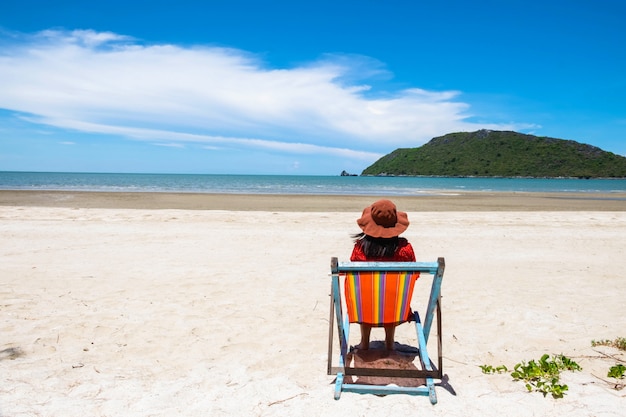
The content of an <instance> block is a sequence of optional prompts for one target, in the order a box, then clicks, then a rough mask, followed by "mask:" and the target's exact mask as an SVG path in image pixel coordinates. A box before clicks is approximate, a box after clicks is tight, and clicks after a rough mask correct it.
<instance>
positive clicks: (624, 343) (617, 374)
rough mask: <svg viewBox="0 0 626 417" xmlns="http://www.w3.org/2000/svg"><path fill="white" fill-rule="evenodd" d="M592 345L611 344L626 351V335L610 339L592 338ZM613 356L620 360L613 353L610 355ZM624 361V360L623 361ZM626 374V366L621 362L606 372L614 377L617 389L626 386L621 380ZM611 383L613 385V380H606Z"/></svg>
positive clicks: (610, 345)
mask: <svg viewBox="0 0 626 417" xmlns="http://www.w3.org/2000/svg"><path fill="white" fill-rule="evenodd" d="M591 346H593V347H596V346H609V347H612V348H617V349H619V350H623V351H626V337H618V338H617V339H615V340H609V339H604V340H592V341H591ZM608 356H611V357H612V358H614V359H616V360H619V359H617V358H615V357H614V356H612V355H608ZM622 362H623V361H622ZM625 374H626V366H624V365H623V364H621V363H616V364H615V366H611V367H610V368H609V372H608V373H607V374H606V376H607V377H609V378H613V379H614V388H615V389H616V390H618V391H619V390H621V389H623V388H624V387H626V384H624V383H623V382H621V380H623V379H624V378H626V377H625ZM605 382H608V383H610V384H611V385H613V382H610V381H605Z"/></svg>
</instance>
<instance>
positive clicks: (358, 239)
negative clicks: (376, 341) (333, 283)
mask: <svg viewBox="0 0 626 417" xmlns="http://www.w3.org/2000/svg"><path fill="white" fill-rule="evenodd" d="M356 222H357V224H358V225H359V227H360V228H361V230H362V231H363V232H361V233H359V234H357V235H354V236H353V237H354V238H355V242H354V248H353V250H352V255H351V256H350V260H351V261H356V262H359V261H372V262H385V261H387V262H415V253H414V252H413V247H412V246H411V244H410V243H409V241H408V240H406V239H405V238H403V237H399V235H400V234H401V233H402V232H404V231H405V230H406V229H407V228H408V227H409V218H408V216H407V214H406V213H404V212H401V211H398V210H397V209H396V205H395V204H394V203H393V202H392V201H390V200H378V201H376V202H375V203H373V204H372V205H371V206H369V207H366V208H365V209H364V210H363V214H362V215H361V218H360V219H358V220H357V221H356ZM384 327H385V347H386V348H387V349H388V350H393V348H394V334H395V330H396V325H395V324H390V325H385V326H384ZM371 332H372V326H371V325H369V324H361V343H359V344H358V345H357V346H356V348H357V349H361V350H367V349H369V345H370V334H371Z"/></svg>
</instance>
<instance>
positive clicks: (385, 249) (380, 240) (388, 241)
mask: <svg viewBox="0 0 626 417" xmlns="http://www.w3.org/2000/svg"><path fill="white" fill-rule="evenodd" d="M352 238H353V239H354V241H355V243H357V244H359V245H360V246H361V249H362V250H363V253H364V254H365V256H367V257H368V258H392V257H393V256H394V254H395V253H396V250H397V249H398V241H399V238H398V236H395V237H389V238H384V237H372V236H369V235H366V234H365V233H358V234H356V235H353V236H352Z"/></svg>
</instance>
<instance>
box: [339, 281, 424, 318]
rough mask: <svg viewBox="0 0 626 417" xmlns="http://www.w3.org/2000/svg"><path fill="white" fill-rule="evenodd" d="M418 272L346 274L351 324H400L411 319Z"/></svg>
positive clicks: (346, 290)
mask: <svg viewBox="0 0 626 417" xmlns="http://www.w3.org/2000/svg"><path fill="white" fill-rule="evenodd" d="M418 277H419V272H403V271H385V272H381V271H360V272H353V271H348V272H346V280H345V298H346V307H347V311H348V320H349V321H350V323H363V324H369V325H371V326H378V327H380V326H383V325H385V324H393V323H395V324H398V323H402V322H405V321H407V320H409V318H410V317H411V313H412V312H411V306H410V303H411V297H412V296H413V287H414V285H415V281H417V278H418Z"/></svg>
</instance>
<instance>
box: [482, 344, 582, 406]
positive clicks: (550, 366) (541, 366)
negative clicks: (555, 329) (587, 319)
mask: <svg viewBox="0 0 626 417" xmlns="http://www.w3.org/2000/svg"><path fill="white" fill-rule="evenodd" d="M480 368H481V369H482V371H483V373H485V374H492V373H502V372H507V371H508V368H507V367H506V366H504V365H501V366H497V367H493V366H491V365H483V366H481V367H480ZM563 370H568V371H580V370H582V368H581V367H580V366H579V365H578V364H577V363H576V362H574V361H573V360H571V359H570V358H568V357H567V356H564V355H554V356H553V357H552V358H551V357H550V355H548V354H545V355H543V356H542V357H541V359H539V360H538V361H535V360H531V361H529V362H528V363H527V362H521V363H518V364H516V365H515V366H514V367H513V371H511V377H512V378H513V379H514V380H515V381H523V382H524V383H525V386H526V389H527V390H528V391H529V392H530V391H535V392H541V393H542V394H543V396H544V397H545V396H546V395H548V394H551V395H552V397H554V398H563V395H564V394H565V391H567V390H568V386H567V385H565V384H561V383H560V376H561V371H563Z"/></svg>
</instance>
